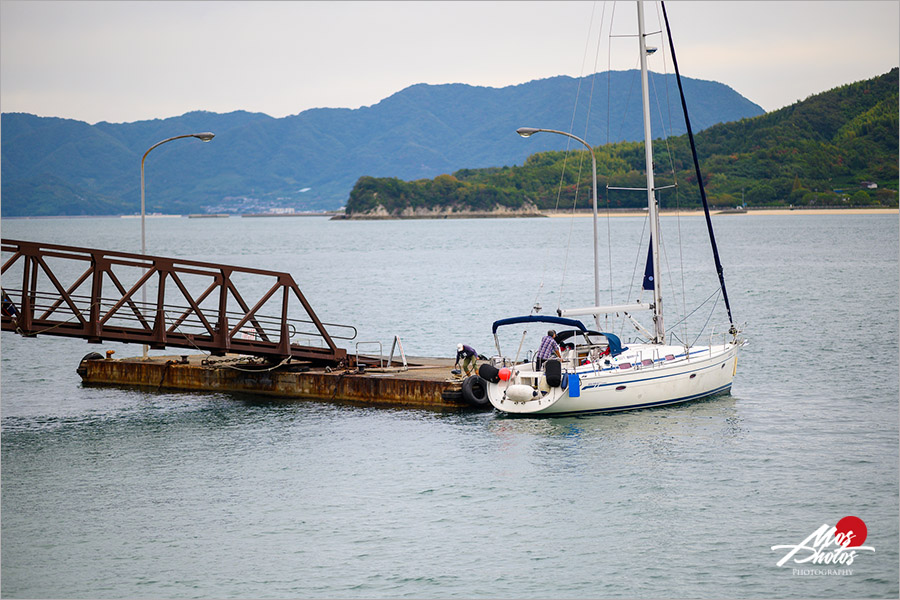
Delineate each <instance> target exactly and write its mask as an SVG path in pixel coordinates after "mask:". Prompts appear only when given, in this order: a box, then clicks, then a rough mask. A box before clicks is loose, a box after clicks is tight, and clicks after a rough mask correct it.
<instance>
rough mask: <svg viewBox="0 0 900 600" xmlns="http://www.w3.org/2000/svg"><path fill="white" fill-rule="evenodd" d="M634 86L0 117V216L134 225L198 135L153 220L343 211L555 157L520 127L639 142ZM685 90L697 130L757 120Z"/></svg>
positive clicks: (441, 91) (715, 94) (722, 93)
mask: <svg viewBox="0 0 900 600" xmlns="http://www.w3.org/2000/svg"><path fill="white" fill-rule="evenodd" d="M638 78H639V72H638V71H611V72H603V73H597V74H596V75H592V76H587V77H583V78H572V77H567V76H559V77H551V78H548V79H541V80H535V81H531V82H528V83H523V84H519V85H513V86H507V87H502V88H492V87H478V86H471V85H465V84H446V85H427V84H417V85H413V86H410V87H408V88H406V89H404V90H402V91H399V92H397V93H396V94H393V95H392V96H390V97H388V98H385V99H384V100H382V101H381V102H379V103H377V104H374V105H372V106H366V107H361V108H358V109H346V108H316V109H310V110H306V111H303V112H301V113H299V114H297V115H293V116H288V117H284V118H273V117H270V116H268V115H265V114H262V113H250V112H244V111H237V112H232V113H227V114H219V113H212V112H204V111H198V112H190V113H187V114H184V115H181V116H179V117H173V118H168V119H154V120H148V121H137V122H133V123H108V122H100V123H97V124H94V125H91V124H88V123H85V122H82V121H77V120H71V119H61V118H53V117H39V116H35V115H31V114H27V113H3V115H2V125H0V131H2V150H0V169H2V190H0V191H2V205H0V208H2V213H0V214H2V216H4V217H8V216H42V215H110V214H134V213H136V212H139V210H140V164H141V157H142V156H143V155H144V153H145V152H147V149H148V148H150V147H151V146H153V145H154V144H156V143H157V142H159V141H161V140H164V139H168V138H170V137H174V136H178V135H183V134H188V133H195V132H205V131H211V132H213V133H215V134H216V137H215V139H214V140H212V141H211V142H210V143H208V144H203V143H200V142H199V141H198V140H195V139H191V138H187V139H184V140H178V141H175V142H174V143H167V144H164V145H162V146H160V147H158V148H157V149H155V150H153V152H152V153H151V154H148V155H147V158H146V162H145V191H146V203H147V211H148V212H162V213H176V214H177V213H181V214H186V213H203V212H210V213H247V212H263V211H268V210H272V209H275V208H287V209H294V210H296V211H321V210H334V209H338V208H340V207H342V206H344V205H345V204H346V203H347V200H348V196H349V193H350V191H351V189H352V188H353V186H354V183H355V182H356V181H357V180H358V179H359V178H360V177H362V176H371V177H396V178H401V179H406V180H414V179H421V178H431V177H436V176H438V175H441V174H445V173H452V172H454V171H456V170H458V169H462V168H483V167H494V166H506V165H515V164H521V163H523V162H524V161H525V159H526V158H527V157H528V156H529V155H530V154H532V153H534V152H539V151H546V150H561V149H564V148H565V147H566V141H567V140H566V139H565V138H562V136H535V138H534V139H533V141H530V142H529V143H527V144H525V143H522V140H521V139H520V138H519V137H518V136H517V135H516V134H515V130H516V129H517V128H518V127H520V126H523V125H528V126H535V127H542V128H548V129H561V130H566V131H568V130H570V129H571V124H572V123H573V122H574V123H583V122H586V114H585V113H586V111H588V110H590V114H591V115H595V116H596V117H597V118H593V119H592V121H593V123H594V124H593V125H592V126H591V127H589V128H588V129H587V130H586V131H583V132H579V133H578V134H579V135H581V136H582V137H584V138H585V139H587V140H589V141H590V142H591V143H592V144H594V145H600V144H606V143H612V142H620V141H634V140H639V139H641V138H642V135H643V134H642V124H641V111H640V97H639V93H638V91H637V90H639V89H640V83H639V81H638ZM683 83H684V88H685V95H686V96H687V101H688V103H689V105H690V106H691V120H692V124H693V126H694V129H695V130H697V131H699V130H702V129H704V128H707V127H710V126H712V125H714V124H716V123H723V122H730V121H738V120H741V119H746V118H750V117H755V116H758V115H761V114H763V113H764V111H763V110H762V108H760V107H759V106H758V105H756V104H754V103H753V102H751V101H749V100H747V99H746V98H744V97H743V96H741V95H740V94H738V93H737V92H736V91H734V90H733V89H731V88H730V87H728V86H726V85H724V84H721V83H717V82H713V81H705V80H699V79H690V78H683ZM651 86H652V89H653V90H654V94H655V95H656V96H657V98H661V99H664V97H665V95H666V94H668V95H670V96H672V97H674V96H673V95H675V94H677V89H676V87H675V81H674V76H671V75H668V76H667V75H662V74H656V73H653V74H651ZM579 95H580V96H581V99H580V101H578V102H577V106H578V109H577V111H574V110H573V108H574V107H575V106H576V102H575V100H576V96H579ZM588 100H590V101H588ZM659 104H664V102H660V103H659ZM573 112H574V114H573ZM607 115H609V116H610V118H609V119H607ZM669 118H670V117H669V115H667V114H660V113H659V112H656V113H654V115H653V117H652V119H653V121H654V123H653V127H654V131H657V132H666V133H667V134H669V135H678V134H681V133H683V132H684V124H683V120H681V119H680V118H672V120H671V123H670V122H669Z"/></svg>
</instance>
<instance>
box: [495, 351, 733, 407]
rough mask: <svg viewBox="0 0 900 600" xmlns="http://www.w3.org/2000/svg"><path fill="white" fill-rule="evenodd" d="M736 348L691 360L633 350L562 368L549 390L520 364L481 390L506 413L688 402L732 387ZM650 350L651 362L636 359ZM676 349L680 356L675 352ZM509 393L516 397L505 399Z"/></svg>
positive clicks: (697, 354)
mask: <svg viewBox="0 0 900 600" xmlns="http://www.w3.org/2000/svg"><path fill="white" fill-rule="evenodd" d="M739 347H740V342H736V343H728V344H724V345H718V346H704V347H695V348H692V349H691V352H690V356H686V355H685V353H684V349H683V348H675V347H665V346H663V347H652V346H649V345H648V346H646V347H644V348H640V347H637V348H635V347H632V348H630V350H632V352H631V353H629V354H627V355H622V356H620V357H617V358H616V359H615V360H613V361H610V364H608V365H602V368H600V369H596V368H594V367H593V366H591V365H583V366H577V367H576V366H575V365H574V364H569V365H568V366H566V365H564V366H563V369H562V371H563V383H562V384H561V385H560V386H559V387H553V388H550V387H548V386H547V384H546V380H545V379H543V374H542V373H540V372H536V371H534V370H533V369H532V368H531V366H530V365H528V364H525V365H520V366H519V367H516V368H513V369H512V372H513V375H512V376H511V377H510V378H509V380H507V381H499V382H497V383H490V382H488V383H487V386H486V392H487V396H488V399H489V400H490V402H491V404H492V405H493V406H494V408H496V409H497V410H499V411H502V412H504V413H508V414H511V415H563V414H582V413H598V412H612V411H620V410H634V409H640V408H649V407H653V406H663V405H666V404H675V403H679V402H687V401H690V400H697V399H699V398H704V397H707V396H712V395H716V394H721V393H726V392H728V391H729V390H730V389H731V383H732V381H733V379H734V375H735V372H736V370H737V352H738V348H739ZM651 348H652V352H653V355H654V356H655V358H654V359H650V361H649V363H650V364H646V363H647V361H642V360H636V358H638V359H639V358H640V357H641V356H643V355H644V354H643V353H645V352H648V351H649V350H650V349H651ZM679 350H680V354H675V353H674V352H676V351H679ZM667 356H668V357H671V358H670V359H669V358H665V357H667ZM659 357H663V358H659ZM573 375H575V376H577V380H576V379H573V377H572V376H573ZM570 381H571V383H570ZM526 385H530V386H532V387H534V388H535V389H536V391H537V394H536V395H534V396H533V397H531V398H528V397H527V395H526V394H523V393H522V387H523V386H526ZM508 390H514V391H515V393H514V394H512V395H510V394H508V393H507V391H508Z"/></svg>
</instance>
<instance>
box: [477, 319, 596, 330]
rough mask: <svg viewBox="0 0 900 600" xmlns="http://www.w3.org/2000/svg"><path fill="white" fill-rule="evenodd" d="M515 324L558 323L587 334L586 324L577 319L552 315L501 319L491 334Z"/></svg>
mask: <svg viewBox="0 0 900 600" xmlns="http://www.w3.org/2000/svg"><path fill="white" fill-rule="evenodd" d="M515 323H556V324H557V325H567V326H569V327H575V328H577V329H578V330H580V331H582V332H587V328H586V327H585V326H584V323H582V322H581V321H578V320H577V319H566V318H564V317H551V316H550V315H528V316H526V317H510V318H508V319H500V320H499V321H494V325H493V328H492V329H491V333H497V328H498V327H502V326H503V325H514V324H515Z"/></svg>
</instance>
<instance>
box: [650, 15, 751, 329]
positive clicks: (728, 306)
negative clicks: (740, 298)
mask: <svg viewBox="0 0 900 600" xmlns="http://www.w3.org/2000/svg"><path fill="white" fill-rule="evenodd" d="M659 4H660V7H661V8H662V13H663V20H665V22H666V36H667V37H668V38H669V51H670V52H671V53H672V65H673V66H674V68H675V81H677V82H678V93H679V95H680V96H681V108H682V110H683V111H684V124H685V126H686V127H687V133H688V140H689V141H690V143H691V156H693V158H694V169H695V170H696V172H697V185H698V186H699V187H700V200H701V201H702V202H703V212H704V214H705V215H706V229H707V231H709V241H710V244H711V245H712V252H713V259H714V260H715V264H716V273H718V275H719V285H720V286H721V288H722V299H723V300H724V301H725V310H726V311H727V312H728V321H729V323H731V330H730V333H732V334H733V335H734V334H737V329H736V328H735V326H734V319H733V318H732V316H731V304H730V303H729V302H728V292H727V291H726V290H725V274H724V272H723V269H722V261H721V260H719V248H718V246H716V236H715V234H714V233H713V226H712V219H711V218H710V216H709V202H708V201H707V199H706V188H705V187H704V186H703V174H702V173H701V172H700V161H699V160H698V159H697V147H696V146H695V145H694V133H693V131H692V130H691V118H690V116H688V108H687V102H686V101H685V99H684V88H682V86H681V73H680V71H679V70H678V59H676V58H675V44H674V42H673V41H672V30H671V29H670V27H669V17H668V15H667V14H666V4H665V2H660V3H659Z"/></svg>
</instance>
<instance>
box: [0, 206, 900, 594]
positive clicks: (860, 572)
mask: <svg viewBox="0 0 900 600" xmlns="http://www.w3.org/2000/svg"><path fill="white" fill-rule="evenodd" d="M714 222H715V225H716V228H717V234H718V237H719V240H720V250H721V254H722V261H723V263H724V264H725V269H726V271H725V272H726V278H727V283H728V285H729V296H730V298H731V302H732V305H733V308H734V313H735V320H736V321H738V322H741V323H743V322H746V327H745V332H746V336H747V338H748V339H749V341H750V343H749V345H748V346H747V347H746V348H745V351H744V352H743V353H742V355H741V358H740V361H739V365H738V374H737V377H736V379H735V382H734V388H733V390H732V394H731V395H729V396H721V397H717V398H714V399H711V400H707V401H701V402H695V403H691V404H686V405H682V406H677V407H668V408H659V409H652V410H644V411H636V412H629V413H620V414H608V415H597V416H590V417H582V418H574V417H567V418H556V419H541V420H538V419H510V418H504V417H502V416H500V415H498V414H493V413H436V412H428V411H418V410H390V409H373V408H361V407H354V406H345V405H333V404H327V403H320V402H313V401H287V400H284V401H282V400H277V399H275V400H273V399H267V398H261V397H253V396H246V395H241V396H234V395H228V394H213V393H208V394H204V393H166V392H160V393H156V392H152V391H139V390H133V389H110V388H91V387H83V386H82V385H81V384H80V380H79V378H78V376H77V375H76V373H75V367H76V366H77V364H78V361H79V360H80V358H81V357H82V356H83V355H84V354H86V353H88V352H91V351H96V350H100V351H102V350H105V349H107V348H109V349H115V350H116V351H117V356H120V357H121V356H130V355H136V354H139V353H140V347H139V346H125V345H116V344H104V345H103V346H100V347H98V346H90V345H88V344H86V343H84V342H82V341H79V340H67V339H62V338H50V337H41V338H36V339H22V338H20V337H18V336H15V335H13V334H10V333H6V332H4V333H3V335H2V339H0V343H2V372H0V373H2V404H0V410H2V481H0V491H2V584H0V585H2V590H0V592H2V595H3V596H4V597H10V598H12V597H27V598H43V597H74V598H77V597H84V598H88V597H90V598H115V597H132V598H138V597H171V598H187V597H223V598H228V597H254V598H267V597H303V598H387V597H390V598H406V597H408V598H460V597H462V598H513V597H515V598H586V597H698V598H713V597H716V598H718V597H735V598H768V597H785V598H810V597H826V598H857V597H860V598H863V597H866V598H878V597H897V595H898V593H900V589H898V564H900V557H898V545H900V539H898V513H900V507H898V489H900V483H898V446H900V440H898V420H900V414H898V394H900V391H898V361H900V356H898V307H900V301H898V217H897V215H896V214H894V215H892V216H867V215H861V216H851V215H845V216H812V215H801V214H791V215H786V216H761V215H752V214H751V215H740V216H722V217H716V218H715V221H714ZM609 227H610V231H611V232H612V238H613V240H612V244H611V247H607V246H606V245H605V244H604V246H603V249H602V251H601V255H603V256H604V259H605V261H608V262H610V264H611V265H612V268H611V271H612V277H613V280H614V281H615V282H616V283H615V286H616V287H615V288H614V290H615V297H614V300H616V301H624V300H627V299H633V298H629V297H627V289H626V288H627V286H628V284H629V283H631V282H632V278H633V277H634V273H635V271H640V270H641V264H642V260H641V259H642V256H646V255H645V254H644V252H646V250H641V249H640V248H641V245H640V244H639V243H638V240H639V239H640V237H641V235H642V231H643V221H642V220H641V219H638V218H619V219H613V220H611V222H610V225H609ZM663 227H665V228H666V232H667V236H668V237H667V238H666V239H665V242H666V249H667V250H666V252H667V255H666V257H667V263H668V266H669V270H670V271H671V272H673V273H675V274H680V273H681V272H682V271H683V272H684V273H685V275H686V276H687V278H688V281H689V283H686V284H685V287H684V288H683V292H684V295H686V296H687V297H688V302H687V303H688V305H689V306H691V307H693V306H694V305H695V304H697V303H699V302H702V301H703V300H704V299H705V298H707V297H708V296H709V294H710V293H711V292H713V291H714V290H715V287H716V282H715V277H714V275H713V272H712V270H711V268H710V266H709V263H710V262H711V259H710V252H709V249H708V246H707V245H706V242H705V241H704V238H703V236H704V235H705V233H704V226H703V223H702V220H701V219H699V218H694V217H689V218H682V219H680V220H677V221H676V219H675V218H673V217H665V218H664V219H663ZM679 228H680V229H681V231H682V234H683V239H684V241H682V242H681V243H680V247H681V252H680V254H682V255H683V256H684V258H683V259H678V257H677V255H678V254H679V243H678V240H677V238H676V237H674V236H673V233H672V232H677V230H678V229H679ZM601 229H602V230H603V229H606V224H605V223H604V224H602V225H601ZM570 231H572V232H573V233H574V236H573V240H578V241H573V242H572V243H571V245H569V244H568V240H569V236H570ZM2 234H3V236H4V237H6V238H14V239H28V240H36V241H42V242H56V243H65V244H73V245H83V246H93V247H101V248H106V249H114V250H123V251H130V252H136V251H138V249H139V248H140V239H139V236H140V225H139V221H137V220H135V219H47V220H4V221H3V223H2ZM589 235H590V221H589V220H588V219H575V220H571V221H570V220H566V219H541V220H537V219H535V220H525V219H522V220H516V219H511V220H460V221H407V222H359V223H345V222H332V221H328V220H325V219H321V218H279V219H237V218H232V219H227V220H226V219H209V220H198V219H193V220H189V219H151V220H149V221H148V252H149V253H152V254H160V255H164V256H165V255H168V256H183V257H191V258H194V259H198V260H210V261H214V262H224V263H232V264H237V265H241V266H247V267H260V268H271V269H277V270H285V271H290V272H291V273H292V274H293V275H294V277H295V279H296V280H297V281H298V283H299V285H300V287H301V288H302V289H303V291H304V293H305V294H306V296H307V298H308V299H309V300H310V302H311V304H312V305H313V307H314V308H315V310H316V311H317V313H318V315H319V316H320V317H321V318H322V319H323V320H326V321H331V322H336V323H347V324H352V325H355V326H356V327H357V328H358V329H359V337H358V338H357V339H358V340H378V341H381V342H382V343H384V344H385V345H386V346H389V344H390V342H391V340H392V339H393V336H394V335H399V336H400V337H401V339H402V340H403V344H404V348H405V350H406V352H407V354H410V355H418V356H452V355H453V353H454V348H455V345H456V343H457V342H458V341H466V342H468V343H471V344H473V345H475V346H476V347H477V348H478V349H479V350H480V351H482V352H483V353H486V354H490V352H491V346H492V343H493V342H492V336H491V334H490V324H491V322H492V321H494V320H495V319H498V318H502V317H506V316H512V315H515V314H523V313H527V312H528V311H529V309H530V308H531V306H532V304H533V303H534V302H535V299H536V298H537V299H538V301H539V302H541V303H542V305H543V306H544V307H545V312H552V310H553V309H555V308H556V306H557V304H558V303H560V302H561V303H562V304H563V305H564V306H566V305H585V304H588V303H590V302H591V301H592V295H593V292H592V284H591V279H590V277H591V266H590V260H591V251H590V247H589V245H588V244H586V243H584V241H583V240H584V239H586V236H589ZM643 235H644V236H646V232H645V231H643ZM695 238H696V239H695ZM609 271H610V269H608V268H607V267H605V266H604V268H603V278H604V280H605V279H607V278H608V277H609ZM563 272H565V277H563ZM639 275H640V273H638V276H639ZM638 281H639V280H638ZM542 282H543V287H542V288H541V283H542ZM620 282H624V287H622V285H620ZM4 283H5V282H4ZM10 286H11V287H12V284H10ZM15 287H18V286H15ZM608 287H609V286H608V285H604V296H605V295H606V294H607V293H608V292H607V291H606V288H608ZM539 289H540V294H539V293H538V292H539ZM560 289H562V291H560ZM675 291H676V293H673V294H671V295H669V296H667V306H668V307H669V308H675V307H676V306H675V305H680V304H681V300H680V297H681V295H682V288H681V285H680V283H679V284H678V286H676V290H675ZM692 303H694V304H692ZM710 306H711V303H709V304H707V305H706V306H705V307H704V308H703V309H701V310H700V311H698V312H697V313H695V314H694V316H693V317H692V320H690V324H691V325H692V326H693V325H697V324H700V325H702V324H703V323H704V322H706V320H707V318H708V317H709V310H708V309H709V307H710ZM677 308H680V306H678V307H677ZM667 319H668V322H669V324H670V325H675V321H677V318H676V317H675V316H674V315H670V316H668V317H667ZM712 320H713V321H714V322H718V323H721V322H722V314H721V303H720V304H719V306H718V308H717V310H716V314H714V316H713V319H712ZM675 329H676V332H678V335H680V336H682V337H690V336H692V335H694V334H692V333H691V332H684V331H682V329H681V327H680V326H677V327H676V328H675ZM621 333H622V334H623V336H624V337H626V338H627V337H628V336H630V335H631V331H629V330H623V331H621ZM689 341H693V339H692V338H691V339H690V340H689ZM847 515H854V516H857V517H859V518H861V519H863V521H864V522H865V524H866V526H867V528H868V536H867V538H866V542H865V545H867V546H872V547H873V548H874V549H875V551H874V552H861V553H860V554H859V555H858V556H857V558H856V560H855V561H854V562H853V564H852V565H850V566H849V567H843V566H842V567H841V568H842V569H843V571H842V572H837V570H836V569H834V568H832V572H831V573H829V572H828V571H827V570H826V569H827V567H826V566H820V567H819V568H818V571H816V569H810V568H809V566H808V565H807V566H806V570H805V571H804V570H803V569H798V570H795V569H792V568H791V565H790V564H788V565H786V566H784V567H780V568H779V567H777V566H776V563H777V562H778V561H779V560H780V559H781V558H782V556H783V555H784V553H785V552H784V551H773V550H772V549H771V547H772V546H775V545H783V544H799V543H801V542H802V541H803V540H805V539H806V538H807V537H808V536H809V535H810V534H811V533H813V531H814V530H816V529H817V528H818V527H820V526H821V525H822V524H829V525H834V524H836V522H837V521H838V520H839V519H841V518H842V517H844V516H847ZM798 556H799V555H798ZM793 566H795V567H798V568H799V567H801V566H802V565H793ZM828 567H830V565H829V566H828ZM849 571H852V573H851V572H849Z"/></svg>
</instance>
